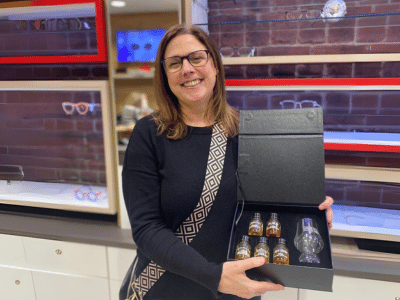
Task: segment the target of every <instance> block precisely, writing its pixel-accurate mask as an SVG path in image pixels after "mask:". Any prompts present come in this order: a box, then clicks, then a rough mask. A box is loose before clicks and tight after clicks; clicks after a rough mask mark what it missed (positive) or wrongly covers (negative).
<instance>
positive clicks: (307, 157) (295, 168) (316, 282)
mask: <svg viewBox="0 0 400 300" xmlns="http://www.w3.org/2000/svg"><path fill="white" fill-rule="evenodd" d="M237 175H238V206H237V209H236V214H235V218H234V222H233V226H232V231H231V237H230V245H229V250H228V260H234V259H235V251H236V246H237V244H238V243H239V242H240V240H241V238H242V236H243V235H248V227H249V223H250V220H251V218H252V215H253V213H255V212H259V213H261V216H262V219H263V223H264V233H263V236H265V227H266V223H267V221H268V219H269V217H270V215H271V213H277V214H278V218H279V221H280V222H281V225H282V234H281V237H282V238H284V239H286V242H287V247H288V249H289V260H290V264H289V265H277V264H273V263H272V253H273V249H274V247H275V245H276V243H277V240H278V238H268V245H269V248H270V262H269V263H267V264H264V265H263V266H261V267H259V268H255V269H251V270H249V271H248V272H247V275H248V276H249V277H250V278H252V279H256V280H264V281H271V282H275V283H280V284H282V285H284V286H287V287H294V288H302V289H312V290H321V291H332V281H333V266H332V255H331V244H330V237H329V230H328V224H327V219H326V213H325V211H321V210H319V209H318V206H319V204H321V203H322V202H323V201H324V199H325V165H324V141H323V122H322V108H306V109H282V110H257V111H249V110H248V111H241V112H240V122H239V157H238V174H237ZM305 217H309V218H312V219H314V220H315V221H316V223H317V226H318V230H319V233H320V235H321V237H322V239H323V242H324V247H323V249H322V250H321V252H320V253H318V257H319V258H320V263H319V264H314V263H301V262H299V256H300V254H301V252H300V251H299V250H297V249H296V247H295V245H294V238H295V235H296V228H297V222H298V221H299V220H301V219H302V218H305ZM249 237H250V244H251V256H253V255H254V247H255V246H256V243H257V241H258V237H255V236H249Z"/></svg>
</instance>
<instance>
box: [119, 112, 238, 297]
mask: <svg viewBox="0 0 400 300" xmlns="http://www.w3.org/2000/svg"><path fill="white" fill-rule="evenodd" d="M211 134H212V130H211V129H210V128H207V127H201V128H200V127H189V128H188V134H187V136H186V137H185V138H184V139H181V140H176V141H173V140H169V139H168V138H167V137H166V135H165V134H161V135H158V134H157V128H156V124H155V123H154V121H153V120H152V119H151V117H150V116H148V117H145V118H143V119H141V120H140V121H138V122H137V124H136V126H135V128H134V130H133V133H132V136H131V139H130V142H129V145H128V148H127V150H126V154H125V161H124V166H123V171H122V182H123V193H124V198H125V204H126V207H127V211H128V215H129V219H130V222H131V226H132V236H133V240H134V241H135V243H136V245H137V253H138V266H137V272H136V276H138V275H139V274H140V273H141V271H142V270H143V269H144V268H145V267H146V266H147V264H148V262H149V261H150V260H152V261H153V262H155V263H156V264H158V265H160V266H161V267H163V268H164V269H165V270H167V271H166V272H165V273H164V275H163V276H161V278H160V279H159V280H158V281H157V282H156V283H155V285H154V286H153V287H152V288H151V289H150V291H149V292H148V293H147V294H146V296H145V300H159V299H160V300H214V299H217V298H219V299H223V300H228V299H229V300H230V299H239V298H237V297H235V296H232V295H224V294H221V293H219V292H218V291H217V289H218V285H219V281H220V278H221V273H222V264H223V263H224V262H225V261H226V257H227V252H228V243H229V235H230V230H231V226H232V222H233V216H234V212H235V208H236V202H237V200H236V177H235V172H236V168H237V152H238V139H237V137H235V138H233V139H229V140H228V143H227V149H226V156H225V163H224V169H223V173H222V178H221V183H220V187H219V190H218V193H217V195H216V198H215V201H214V204H213V206H212V208H211V211H210V213H209V215H208V217H207V219H206V221H205V223H204V224H203V226H202V228H201V229H200V231H199V233H198V234H197V235H196V237H195V238H194V239H193V241H192V242H191V243H190V244H189V245H186V244H184V243H183V242H182V241H181V240H180V239H179V238H177V237H176V236H175V234H174V232H175V230H176V229H177V228H178V227H179V225H180V224H181V223H182V222H183V221H184V220H185V219H186V218H187V217H188V216H189V215H190V214H191V213H192V211H193V210H194V208H195V207H196V205H197V203H198V202H199V199H200V196H201V192H202V189H203V184H204V179H205V174H206V167H207V160H208V153H209V147H210V142H211Z"/></svg>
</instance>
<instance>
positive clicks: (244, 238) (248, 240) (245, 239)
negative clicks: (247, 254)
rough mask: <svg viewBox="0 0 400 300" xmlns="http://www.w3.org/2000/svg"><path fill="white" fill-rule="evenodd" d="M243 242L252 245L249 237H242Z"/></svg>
mask: <svg viewBox="0 0 400 300" xmlns="http://www.w3.org/2000/svg"><path fill="white" fill-rule="evenodd" d="M242 242H248V243H250V238H249V237H248V236H247V235H244V236H242Z"/></svg>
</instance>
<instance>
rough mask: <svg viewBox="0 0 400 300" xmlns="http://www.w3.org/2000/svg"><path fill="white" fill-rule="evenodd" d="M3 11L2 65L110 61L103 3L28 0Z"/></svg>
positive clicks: (0, 18) (0, 16) (0, 11)
mask: <svg viewBox="0 0 400 300" xmlns="http://www.w3.org/2000/svg"><path fill="white" fill-rule="evenodd" d="M26 3H28V4H29V6H24V7H12V8H0V41H1V42H2V43H1V44H2V45H3V46H2V47H1V48H0V63H3V64H15V63H21V64H27V63H28V64H29V63H32V64H33V63H34V64H40V63H46V64H48V63H84V62H87V63H95V62H107V42H106V29H105V11H104V9H105V8H104V1H102V0H91V1H89V0H86V1H77V0H62V1H53V0H50V1H30V2H28V1H26Z"/></svg>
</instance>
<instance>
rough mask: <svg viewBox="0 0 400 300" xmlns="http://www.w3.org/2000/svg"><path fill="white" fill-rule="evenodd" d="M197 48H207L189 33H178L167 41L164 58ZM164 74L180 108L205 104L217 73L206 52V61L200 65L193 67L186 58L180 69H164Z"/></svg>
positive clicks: (204, 105)
mask: <svg viewBox="0 0 400 300" xmlns="http://www.w3.org/2000/svg"><path fill="white" fill-rule="evenodd" d="M198 50H207V48H206V46H205V45H203V44H202V43H200V42H199V41H198V40H197V38H195V37H194V36H193V35H191V34H183V35H178V36H176V37H174V38H173V39H172V40H171V41H170V42H169V44H168V46H167V48H166V49H165V53H164V59H166V58H169V57H173V56H186V55H188V54H189V53H192V52H194V51H198ZM166 74H167V79H168V85H169V87H170V89H171V91H172V92H173V93H174V95H175V96H176V97H177V98H178V100H179V104H180V105H181V107H182V108H185V107H186V108H193V107H195V106H199V107H206V106H207V104H208V102H209V101H210V99H211V96H212V94H213V89H214V86H215V82H216V75H217V70H216V68H215V66H214V63H213V59H212V57H211V56H210V54H208V61H207V63H206V64H205V65H204V66H202V67H193V66H192V65H191V64H190V63H189V61H188V60H187V59H184V60H183V62H182V69H181V70H180V71H177V72H175V73H168V72H167V71H166Z"/></svg>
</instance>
